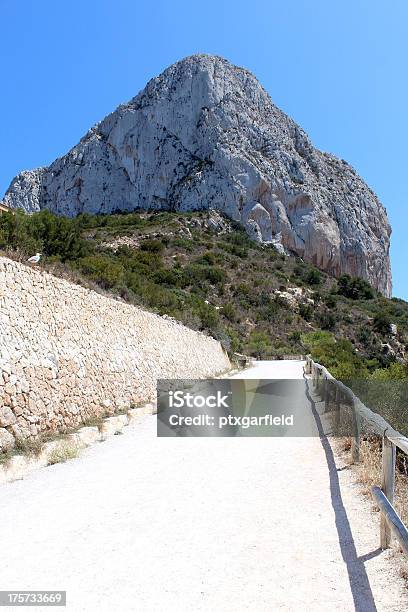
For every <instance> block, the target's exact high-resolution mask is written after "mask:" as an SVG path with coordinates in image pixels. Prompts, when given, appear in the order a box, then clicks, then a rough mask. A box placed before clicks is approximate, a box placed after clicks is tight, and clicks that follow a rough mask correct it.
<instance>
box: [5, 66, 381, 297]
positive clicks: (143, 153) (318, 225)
mask: <svg viewBox="0 0 408 612" xmlns="http://www.w3.org/2000/svg"><path fill="white" fill-rule="evenodd" d="M4 203H5V204H6V205H7V206H9V207H12V208H22V209H24V210H26V211H27V212H33V211H39V210H42V209H48V210H51V211H52V212H54V213H57V214H60V215H64V216H68V217H74V216H76V215H78V214H80V213H92V214H100V213H104V214H109V213H114V212H116V211H122V212H125V211H128V212H129V211H134V210H137V209H144V210H156V211H163V210H168V211H177V212H189V211H194V210H207V211H208V210H209V209H216V210H218V211H220V212H221V213H223V214H226V215H227V216H228V217H229V218H231V219H234V220H236V221H239V222H241V223H242V225H243V226H244V227H245V228H246V230H247V232H248V234H249V235H250V236H251V237H252V238H254V239H255V240H256V241H258V242H273V243H274V244H275V245H276V246H277V248H278V249H279V250H280V251H282V252H286V253H288V254H290V253H295V254H297V255H298V256H300V257H302V258H303V259H304V260H305V261H309V262H311V263H313V264H314V265H316V266H317V267H319V268H320V269H322V270H324V271H326V272H328V273H329V274H331V275H333V276H337V277H338V276H340V275H341V274H343V273H348V274H351V275H352V276H358V277H361V278H364V279H366V280H368V281H369V282H370V283H371V284H372V285H373V286H374V287H376V289H377V290H379V291H380V292H381V293H383V294H384V295H386V296H390V295H391V291H392V279H391V267H390V259H389V244H390V234H391V228H390V226H389V223H388V219H387V214H386V211H385V209H384V207H383V206H382V204H381V202H380V201H379V199H378V198H377V196H376V195H375V193H374V192H373V191H372V189H370V187H369V186H368V185H367V184H366V183H365V182H364V181H363V179H362V178H361V177H359V176H358V174H357V172H356V171H355V170H354V169H353V168H352V167H351V166H350V164H348V163H347V162H346V161H345V160H342V159H338V158H336V157H335V156H334V155H331V154H329V153H326V152H322V151H320V150H318V149H317V148H316V147H314V146H313V144H312V142H311V141H310V139H309V137H308V135H307V134H306V133H305V132H304V130H303V129H302V128H301V127H300V126H299V125H297V124H296V123H295V122H294V121H293V120H292V119H291V118H290V117H288V116H287V115H286V114H285V113H284V112H283V111H282V110H280V109H279V108H278V107H277V106H276V105H275V104H274V103H273V102H272V100H271V98H270V96H269V95H268V93H267V92H266V91H265V90H264V88H263V87H262V85H261V84H260V83H259V81H258V80H257V79H256V77H255V76H254V75H253V74H251V73H250V72H249V71H248V70H245V69H244V68H239V67H237V66H234V65H233V64H231V63H230V62H228V61H227V60H225V59H223V58H221V57H217V56H211V55H193V56H191V57H187V58H185V59H183V60H181V61H179V62H177V63H175V64H173V65H172V66H170V67H169V68H167V69H166V70H165V71H164V72H163V73H162V74H160V75H159V76H158V77H156V78H153V79H152V80H151V81H149V83H148V84H147V85H146V87H145V88H144V89H143V90H142V91H141V92H140V93H139V94H138V95H137V96H135V97H134V98H132V99H131V100H130V101H129V102H127V103H125V104H122V105H120V106H119V107H118V108H117V109H116V110H115V111H114V112H112V113H111V114H110V115H108V116H107V117H105V119H103V120H102V121H101V122H100V123H98V124H96V125H95V126H94V127H92V128H91V129H90V130H89V131H88V132H87V133H86V134H85V135H84V137H83V138H82V139H81V140H80V142H79V143H78V144H77V145H76V146H74V147H73V148H72V149H71V150H70V151H69V152H68V153H66V154H65V155H62V156H61V157H59V158H58V159H56V160H55V161H54V162H53V163H52V164H51V165H50V166H48V167H47V168H38V169H36V170H28V171H24V172H21V173H20V174H19V175H18V176H16V177H15V178H14V179H13V181H12V182H11V185H10V187H9V189H8V191H7V193H6V194H5V197H4Z"/></svg>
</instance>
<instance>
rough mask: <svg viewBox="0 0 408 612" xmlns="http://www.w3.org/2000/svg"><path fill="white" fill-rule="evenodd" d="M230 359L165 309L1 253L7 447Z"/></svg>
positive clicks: (2, 411)
mask: <svg viewBox="0 0 408 612" xmlns="http://www.w3.org/2000/svg"><path fill="white" fill-rule="evenodd" d="M229 367H230V364H229V360H228V357H227V356H226V355H225V353H224V352H223V350H222V348H221V346H220V344H219V343H218V342H216V341H215V340H214V339H212V338H209V337H208V336H205V335H204V334H202V333H199V332H195V331H192V330H190V329H188V328H186V327H184V326H183V325H181V324H179V323H177V322H175V321H173V320H171V319H169V318H165V317H159V316H157V315H154V314H151V313H149V312H146V311H144V310H142V309H140V308H136V307H134V306H131V305H129V304H124V303H123V302H120V301H118V300H114V299H111V298H108V297H105V296H102V295H100V294H98V293H95V292H94V291H91V290H89V289H85V288H83V287H80V286H77V285H74V284H71V283H69V282H68V281H65V280H62V279H59V278H56V277H54V276H52V275H50V274H48V273H46V272H42V271H40V270H39V269H33V268H30V267H29V266H26V265H23V264H21V263H18V262H15V261H12V260H9V259H6V258H4V257H0V446H1V445H2V440H3V449H4V448H5V447H6V446H7V444H8V442H7V441H9V442H10V440H11V437H10V436H9V434H12V435H13V436H14V437H18V436H23V437H29V436H36V435H38V434H39V433H42V432H45V431H49V430H51V431H63V430H64V429H65V428H70V427H75V426H76V425H79V424H80V423H81V422H83V421H84V420H87V419H89V418H92V417H94V416H101V415H103V414H113V413H114V412H115V411H116V410H118V409H122V408H126V407H129V406H130V405H131V404H138V403H139V402H141V401H149V400H151V399H153V398H154V397H155V386H156V380H157V378H203V377H211V376H214V375H216V374H218V373H220V372H222V371H225V370H227V369H228V368H229Z"/></svg>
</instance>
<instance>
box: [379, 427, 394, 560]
mask: <svg viewBox="0 0 408 612" xmlns="http://www.w3.org/2000/svg"><path fill="white" fill-rule="evenodd" d="M395 462H396V448H395V446H394V444H393V443H392V442H390V441H389V440H388V438H387V437H386V436H385V435H384V437H383V444H382V483H381V489H382V491H383V493H384V495H385V496H386V498H387V499H388V501H389V502H390V504H391V505H392V504H393V503H394V492H395ZM380 543H381V548H382V549H383V550H384V549H385V548H389V546H390V543H391V529H390V527H389V526H388V523H387V521H386V518H385V515H384V514H383V513H381V541H380Z"/></svg>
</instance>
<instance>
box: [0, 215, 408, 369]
mask: <svg viewBox="0 0 408 612" xmlns="http://www.w3.org/2000/svg"><path fill="white" fill-rule="evenodd" d="M212 214H213V213H208V212H195V213H184V214H181V213H170V212H134V213H129V214H117V215H98V216H92V215H80V216H78V217H77V218H75V219H67V218H65V217H57V216H55V215H53V214H51V213H50V212H48V211H42V212H40V213H37V214H34V215H30V216H28V215H25V214H24V213H22V212H16V213H15V214H11V213H6V214H3V215H1V216H0V249H2V250H3V252H5V253H6V254H9V255H11V256H14V257H16V256H18V257H21V258H26V257H27V256H29V255H32V254H34V253H35V252H37V251H39V252H41V253H43V259H42V261H41V265H44V266H45V267H46V268H48V269H50V271H52V272H53V273H55V274H63V275H67V274H69V276H70V277H71V278H73V279H74V280H76V281H77V282H81V283H83V284H88V285H91V286H93V287H96V288H99V289H101V290H104V291H107V292H110V293H113V294H115V295H116V296H118V297H120V298H121V299H124V300H126V301H128V302H130V303H133V304H138V305H141V306H143V307H146V308H148V309H150V310H153V311H155V312H158V313H159V314H167V315H169V316H172V317H174V318H176V319H178V320H180V321H182V322H183V323H184V324H186V325H187V326H189V327H192V328H194V329H199V330H203V331H206V332H207V333H210V334H211V335H213V336H214V337H215V338H217V339H218V340H220V341H221V342H222V344H223V345H224V347H225V348H226V349H227V350H228V351H230V352H245V353H247V354H251V355H254V356H257V357H268V356H282V355H285V354H299V353H305V352H311V353H312V355H313V357H314V358H315V359H316V360H318V361H320V362H321V363H324V364H325V365H326V366H328V367H329V368H330V370H331V371H332V373H333V374H334V375H335V376H337V377H339V378H349V377H361V378H366V377H369V376H375V377H395V376H396V377H406V376H407V375H408V373H407V366H406V365H404V364H403V363H402V362H403V359H404V356H405V351H406V349H407V344H408V304H407V303H406V302H404V301H402V300H398V299H391V300H389V299H386V298H384V297H382V296H380V295H379V294H377V293H376V292H375V291H374V290H373V289H372V287H371V286H370V285H369V284H368V283H366V282H365V281H363V280H361V279H353V278H350V277H349V276H347V275H344V276H343V277H341V278H340V279H338V280H335V279H333V278H331V277H329V276H328V275H326V274H324V273H323V272H321V271H319V270H318V269H316V268H315V267H314V266H312V265H311V264H308V263H306V262H304V261H302V260H301V259H300V258H298V257H287V256H285V255H282V254H280V253H279V252H278V251H277V250H276V249H275V248H274V247H273V246H272V245H260V244H258V243H256V242H254V241H252V240H251V239H250V238H249V237H248V235H247V234H246V233H245V231H244V230H243V229H242V228H241V226H239V225H238V224H235V223H234V222H231V221H230V220H227V219H222V218H220V217H219V216H218V215H216V219H215V223H214V222H213V223H211V222H210V223H209V220H210V218H211V215H212Z"/></svg>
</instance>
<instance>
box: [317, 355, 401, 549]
mask: <svg viewBox="0 0 408 612" xmlns="http://www.w3.org/2000/svg"><path fill="white" fill-rule="evenodd" d="M305 373H306V374H309V375H310V376H311V378H312V381H313V385H314V387H315V389H316V392H317V393H318V395H319V396H320V397H322V399H323V400H324V402H325V405H326V406H327V405H328V403H330V402H333V403H334V405H335V407H336V420H337V421H338V420H339V419H340V411H341V400H342V398H346V399H347V405H348V406H350V407H351V411H352V420H353V437H352V445H351V451H352V459H353V462H355V463H357V462H358V461H359V460H360V440H361V426H362V423H363V422H365V423H366V424H367V425H368V426H369V429H370V432H372V433H373V434H376V435H378V436H380V437H381V438H382V482H381V488H380V487H373V488H372V490H371V494H372V496H373V499H374V500H375V502H376V503H377V505H378V507H379V509H380V511H381V527H380V545H381V548H382V549H385V548H389V546H390V543H391V534H392V533H393V534H394V535H395V537H396V538H397V539H398V542H399V544H400V545H401V548H402V549H403V550H404V552H405V553H406V554H407V555H408V529H407V527H406V526H405V525H404V523H403V522H402V521H401V519H400V517H399V516H398V514H397V513H396V511H395V509H394V506H393V503H394V495H395V470H396V449H397V448H399V449H400V450H401V451H403V452H404V453H406V454H408V438H406V437H405V436H403V435H402V434H401V433H399V432H398V431H396V430H395V429H393V427H391V425H390V424H389V423H387V421H386V420H385V419H383V418H382V417H381V416H380V415H379V414H377V413H375V412H373V411H372V410H370V408H367V406H365V405H364V404H363V403H362V402H361V400H360V399H359V398H358V397H357V396H356V395H355V394H354V393H353V391H352V390H351V389H349V387H347V386H346V385H344V384H343V383H342V382H340V381H339V380H337V379H335V378H334V377H333V376H332V375H331V374H330V372H329V371H328V370H327V369H326V368H325V367H324V366H322V365H320V364H319V363H315V362H314V361H313V360H312V359H311V358H310V357H307V358H306V365H305Z"/></svg>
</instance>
